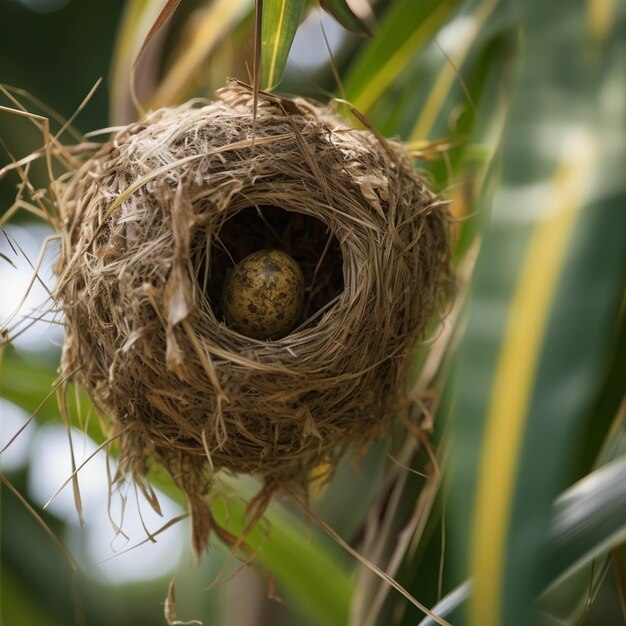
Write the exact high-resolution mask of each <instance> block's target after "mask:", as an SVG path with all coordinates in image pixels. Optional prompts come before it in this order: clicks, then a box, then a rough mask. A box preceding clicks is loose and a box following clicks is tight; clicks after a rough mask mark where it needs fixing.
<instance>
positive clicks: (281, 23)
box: [261, 0, 306, 90]
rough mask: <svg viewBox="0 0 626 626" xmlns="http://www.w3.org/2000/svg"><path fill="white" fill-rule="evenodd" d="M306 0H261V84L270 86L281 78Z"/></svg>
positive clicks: (270, 87) (267, 87)
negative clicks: (262, 0)
mask: <svg viewBox="0 0 626 626" xmlns="http://www.w3.org/2000/svg"><path fill="white" fill-rule="evenodd" d="M305 4H306V0H264V2H263V14H262V20H261V22H262V23H261V74H262V79H261V84H262V88H263V89H265V90H271V89H272V88H273V87H275V86H276V85H277V84H278V82H279V81H280V79H281V78H282V75H283V72H284V70H285V65H286V64H287V57H288V56H289V51H290V49H291V44H292V43H293V39H294V37H295V35H296V30H297V29H298V26H299V24H300V19H301V18H302V13H303V12H304V5H305Z"/></svg>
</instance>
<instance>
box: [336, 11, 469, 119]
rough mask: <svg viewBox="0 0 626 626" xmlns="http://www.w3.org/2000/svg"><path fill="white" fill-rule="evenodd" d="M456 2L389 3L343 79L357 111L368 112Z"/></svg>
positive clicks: (433, 33) (441, 22)
mask: <svg viewBox="0 0 626 626" xmlns="http://www.w3.org/2000/svg"><path fill="white" fill-rule="evenodd" d="M458 4H459V0H420V2H395V3H394V4H393V5H392V6H391V7H390V9H389V10H388V11H387V13H386V14H385V15H384V17H383V19H382V22H381V25H380V28H379V29H378V32H377V33H376V37H374V38H373V39H372V41H371V42H369V44H368V45H367V47H366V48H365V50H364V52H363V53H362V54H361V55H360V56H359V57H358V59H357V61H356V63H355V65H354V66H353V67H352V68H350V70H349V71H348V74H347V77H346V80H345V88H346V94H347V97H348V99H349V100H350V102H351V103H352V104H353V105H354V107H355V108H356V109H357V110H358V111H360V112H361V113H363V114H365V115H367V114H368V112H369V110H370V109H371V108H372V106H374V104H375V103H376V102H377V101H378V99H379V98H380V97H381V95H382V94H384V93H385V91H386V90H387V89H389V87H390V85H391V84H392V83H394V81H395V80H396V79H397V78H398V77H399V76H401V74H402V73H403V71H404V70H405V69H406V67H407V65H408V64H409V63H410V62H411V61H412V59H414V58H415V55H416V54H417V53H418V51H419V50H420V49H422V48H423V46H424V45H425V44H426V43H427V42H428V41H430V39H431V38H432V37H433V36H434V35H435V34H436V33H437V31H438V30H439V28H440V27H441V25H442V24H444V23H445V21H446V20H447V19H448V17H449V15H450V14H451V13H452V11H453V10H454V8H455V7H456V6H457V5H458Z"/></svg>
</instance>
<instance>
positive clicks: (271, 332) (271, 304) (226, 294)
mask: <svg viewBox="0 0 626 626" xmlns="http://www.w3.org/2000/svg"><path fill="white" fill-rule="evenodd" d="M303 300H304V277H303V275H302V270H301V269H300V266H299V265H298V264H297V263H296V261H295V260H294V259H293V258H292V257H291V256H289V255H288V254H286V253H285V252H281V251H279V250H259V251H258V252H253V253H252V254H250V255H248V256H247V257H245V258H244V259H243V260H242V261H240V262H239V263H238V264H237V265H236V266H235V267H234V268H233V270H231V272H230V273H229V274H228V276H227V277H226V282H225V284H224V289H223V292H222V301H221V304H222V312H223V314H224V318H225V321H226V324H227V325H228V326H230V327H231V328H233V329H234V330H237V331H239V332H240V333H242V334H244V335H247V336H248V337H252V338H254V339H280V338H281V337H284V336H285V335H287V334H288V333H289V332H290V331H291V330H293V328H294V327H295V325H296V323H297V321H298V319H299V317H300V315H301V314H302V306H303Z"/></svg>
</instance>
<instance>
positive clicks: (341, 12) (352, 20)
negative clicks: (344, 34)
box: [320, 0, 372, 37]
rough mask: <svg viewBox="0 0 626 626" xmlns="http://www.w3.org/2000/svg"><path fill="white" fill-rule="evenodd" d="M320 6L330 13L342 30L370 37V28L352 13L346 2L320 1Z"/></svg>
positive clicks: (342, 0)
mask: <svg viewBox="0 0 626 626" xmlns="http://www.w3.org/2000/svg"><path fill="white" fill-rule="evenodd" d="M320 6H321V7H322V8H323V9H324V11H326V12H327V13H330V14H331V15H332V16H333V17H334V18H335V19H336V20H337V21H338V22H339V23H340V24H341V25H342V26H343V27H344V28H347V29H348V30H351V31H352V32H354V33H359V34H362V35H367V36H368V37H371V36H372V31H371V29H370V27H369V26H368V25H367V24H366V23H365V21H364V20H362V19H361V18H360V17H359V16H358V15H356V14H355V13H354V11H352V9H351V8H350V6H349V5H348V3H347V2H346V0H320Z"/></svg>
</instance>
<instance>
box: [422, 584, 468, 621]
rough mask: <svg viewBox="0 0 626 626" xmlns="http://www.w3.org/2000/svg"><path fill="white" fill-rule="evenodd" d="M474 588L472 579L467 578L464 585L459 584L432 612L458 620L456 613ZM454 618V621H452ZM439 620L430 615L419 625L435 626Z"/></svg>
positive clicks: (449, 619) (448, 618)
mask: <svg viewBox="0 0 626 626" xmlns="http://www.w3.org/2000/svg"><path fill="white" fill-rule="evenodd" d="M471 590H472V583H471V581H469V580H467V581H465V582H464V583H463V584H462V585H459V586H458V587H457V588H456V589H454V590H453V591H451V592H450V593H449V594H447V595H446V597H445V598H443V599H442V600H441V601H440V602H438V603H437V604H436V605H435V606H434V607H433V609H432V612H433V613H434V614H435V615H438V616H439V617H445V618H446V619H447V620H448V621H449V622H451V623H455V624H456V623H457V622H456V619H458V618H456V617H455V616H456V614H457V611H458V609H459V607H461V606H463V605H464V604H465V602H466V601H467V599H468V598H469V595H470V593H471ZM451 620H452V621H451ZM436 624H437V622H435V620H434V619H433V618H432V617H429V616H428V615H427V616H426V617H425V618H424V619H423V620H422V621H421V622H420V623H419V624H418V626H435V625H436Z"/></svg>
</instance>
